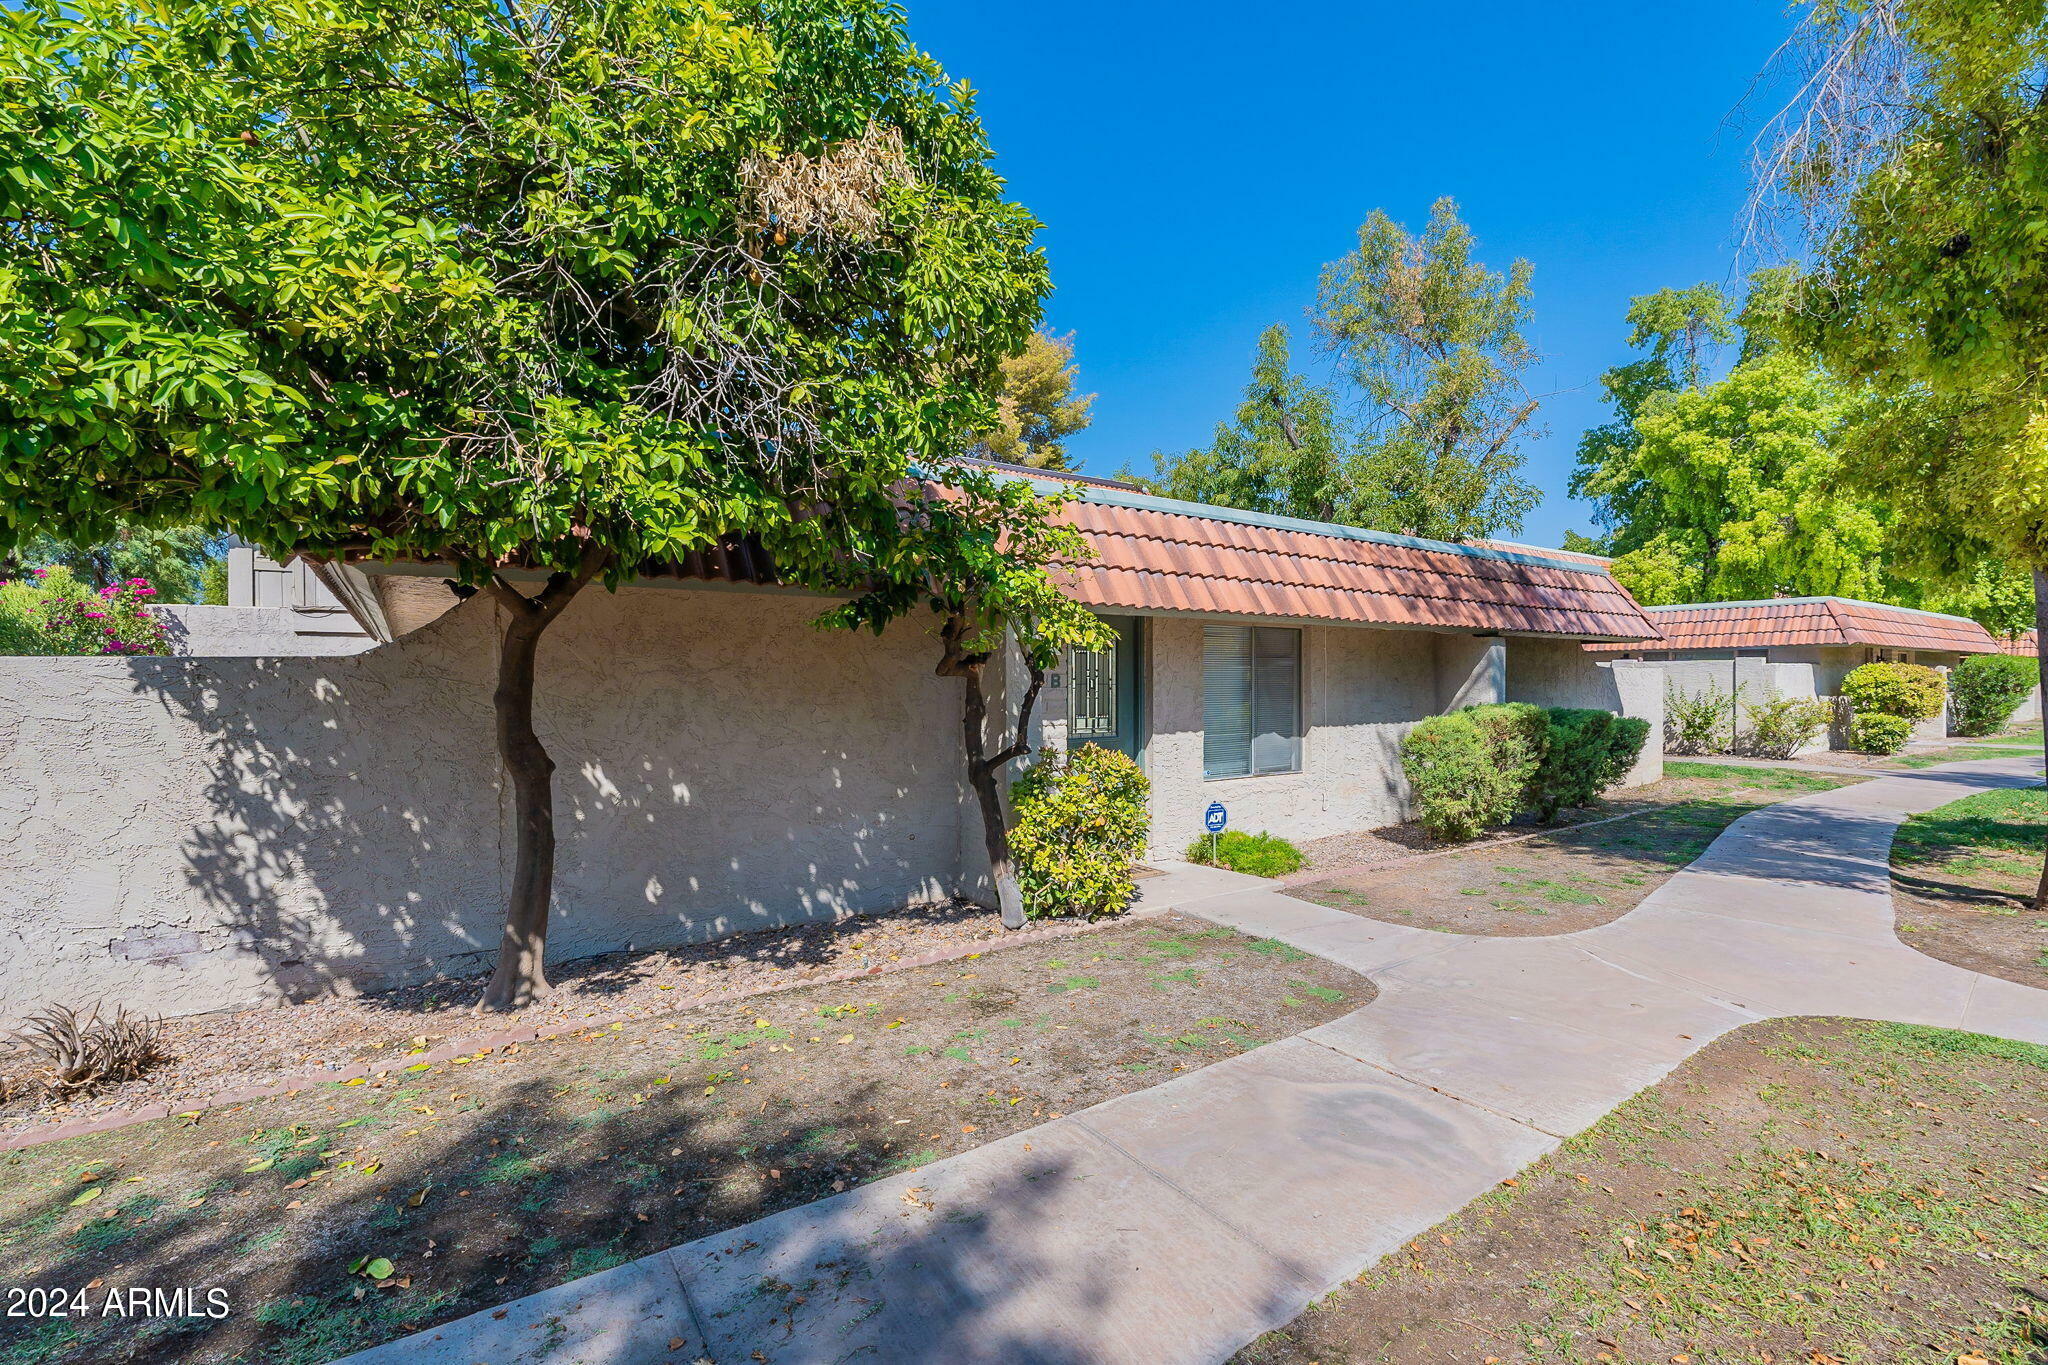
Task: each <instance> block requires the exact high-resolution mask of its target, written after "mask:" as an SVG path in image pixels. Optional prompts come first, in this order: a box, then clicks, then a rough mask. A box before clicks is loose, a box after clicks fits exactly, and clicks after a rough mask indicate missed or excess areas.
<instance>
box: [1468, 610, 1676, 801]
mask: <svg viewBox="0 0 2048 1365" xmlns="http://www.w3.org/2000/svg"><path fill="white" fill-rule="evenodd" d="M1506 664H1507V700H1509V701H1520V702H1528V703H1530V704H1531V705H1534V706H1576V707H1583V708H1586V709H1589V710H1594V711H1612V712H1614V713H1615V714H1616V715H1621V716H1635V717H1638V718H1640V719H1642V720H1644V721H1646V722H1648V724H1649V726H1650V733H1649V737H1648V738H1646V739H1645V740H1644V741H1643V751H1642V753H1641V754H1640V755H1639V756H1638V757H1637V759H1636V762H1635V766H1634V767H1632V768H1630V769H1629V772H1628V776H1627V777H1625V778H1623V779H1622V782H1621V785H1622V786H1624V787H1635V786H1641V785H1642V784H1643V783H1645V782H1655V781H1657V780H1658V779H1659V778H1661V777H1663V776H1664V670H1663V668H1662V667H1661V666H1659V665H1657V664H1653V663H1643V662H1641V661H1639V660H1634V659H1601V658H1598V657H1596V656H1594V655H1591V654H1588V653H1586V651H1585V650H1583V649H1581V648H1580V647H1579V646H1578V645H1577V644H1576V643H1575V642H1573V641H1570V640H1529V639H1516V640H1510V641H1508V645H1507V659H1506Z"/></svg>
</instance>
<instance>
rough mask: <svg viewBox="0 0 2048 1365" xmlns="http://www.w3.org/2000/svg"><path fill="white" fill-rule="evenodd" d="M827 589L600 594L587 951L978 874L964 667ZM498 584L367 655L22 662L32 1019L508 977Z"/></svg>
mask: <svg viewBox="0 0 2048 1365" xmlns="http://www.w3.org/2000/svg"><path fill="white" fill-rule="evenodd" d="M819 605H820V604H819V602H818V601H817V600H816V599H806V598H798V597H794V596H787V595H780V594H772V593H763V592H740V591H717V590H704V589H668V588H628V589H624V590H622V591H621V592H619V593H618V594H616V595H614V594H607V593H604V592H601V591H595V590H593V591H588V592H586V593H584V594H583V595H582V596H581V597H579V598H578V599H577V601H576V602H575V603H574V604H573V605H572V606H571V608H570V609H569V611H568V612H567V613H566V614H565V615H564V617H563V618H562V619H561V620H560V621H559V622H557V623H556V624H555V625H554V626H553V627H552V628H551V630H550V631H549V634H548V636H547V638H546V639H545V641H544V643H543V645H542V647H541V655H540V686H539V692H538V703H537V715H538V724H539V727H540V729H541V731H542V734H543V737H544V739H545V740H546V741H547V743H548V745H549V747H550V749H551V750H552V752H553V754H554V756H555V760H556V763H557V775H556V793H557V800H556V811H557V828H558V831H559V834H560V848H559V852H558V861H557V878H556V888H557V894H556V903H555V915H554V921H553V929H552V934H551V939H550V952H551V954H552V955H553V956H554V957H556V958H557V959H558V960H559V959H562V958H568V957H575V956H581V955H584V954H588V953H593V952H599V951H605V950H610V949H616V948H623V947H629V946H632V947H645V946H656V945H662V944H672V943H678V942H685V941H692V940H698V939H704V938H710V937H716V936H720V935H724V934H729V933H733V932H737V931H742V930H746V929H753V928H760V927H765V926H770V925H776V924H784V923H789V922H793V921H797V920H801V919H805V918H814V917H829V916H836V915H840V914H845V913H851V912H858V911H868V910H880V909H886V908H890V907H893V906H898V905H902V904H905V903H909V902H916V901H923V900H930V899H936V898H940V897H944V896H947V895H950V894H952V893H953V891H954V890H955V888H956V884H957V882H958V880H959V868H960V864H961V843H962V841H961V837H960V812H961V809H962V806H961V799H962V784H961V782H960V780H959V773H960V766H961V764H960V749H959V695H958V687H957V684H955V685H948V684H947V683H946V682H945V681H944V680H941V679H938V678H936V677H933V676H932V671H931V665H932V659H933V657H934V649H935V646H934V645H933V644H932V642H931V641H930V640H929V639H928V638H926V637H925V636H924V635H923V634H922V633H921V632H920V631H919V630H918V629H917V628H916V627H915V626H914V625H910V624H905V625H902V626H899V627H896V628H894V629H892V631H891V632H890V633H889V634H888V635H886V636H883V637H880V638H877V637H874V636H871V635H853V634H849V633H825V632H819V631H816V630H813V629H812V628H811V627H810V626H809V625H808V621H809V619H810V618H811V617H812V616H813V615H814V614H815V613H816V611H817V610H818V607H819ZM496 611H497V608H496V607H495V606H494V605H493V604H492V603H491V602H490V601H489V600H488V599H487V598H484V597H477V598H472V599H471V600H470V601H469V602H467V603H465V604H463V605H462V606H461V607H460V608H458V609H456V610H454V611H450V612H448V613H447V614H446V615H444V616H441V617H440V618H439V619H437V620H434V621H432V622H431V623H430V624H428V625H426V626H424V627H423V628H422V629H420V630H418V631H417V632H415V633H413V634H411V635H408V636H405V637H404V638H402V639H400V640H398V641H396V642H395V643H392V644H388V645H383V646H380V647H379V648H377V649H374V650H371V651H370V652H368V653H364V654H358V655H355V656H353V657H340V658H276V659H262V658H251V659H207V660H201V659H186V658H169V659H113V658H107V659H92V658H64V659H46V658H0V757H4V760H5V762H6V765H7V766H6V770H7V772H8V774H9V778H10V781H9V783H8V784H7V785H6V787H5V788H4V789H0V867H5V868H7V869H8V872H9V875H8V877H7V878H5V879H4V882H0V1020H12V1019H18V1018H19V1017H20V1016H21V1015H22V1014H23V1013H24V1012H25V1011H27V1010H29V1009H31V1008H34V1007H36V1006H40V1005H42V1004H46V1003H51V1002H63V1003H69V1004H80V1003H84V1002H87V1001H92V1000H98V999H102V998H104V999H108V1000H110V1001H112V1000H118V1001H120V1002H122V1003H125V1004H127V1005H128V1006H130V1007H131V1008H139V1009H144V1010H148V1011H152V1012H160V1013H164V1014H169V1015H177V1014H191V1013H197V1012H202V1011H206V1010H216V1009H226V1008H236V1007H244V1006H249V1005H253V1004H259V1003H263V1002H265V1001H269V1000H275V999H279V998H285V997H303V996H307V995H313V994H318V993H321V992H326V991H356V990H366V989H377V988H382V987H387V986H390V985H394V984H398V983H402V982H407V981H415V980H420V979H425V978H428V977H431V976H433V975H435V974H437V973H442V972H451V971H453V972H463V971H469V970H474V969H476V968H478V967H480V966H481V965H484V964H485V963H487V962H488V958H489V953H490V951H491V950H492V949H493V948H494V947H495V944H496V941H497V931H498V921H499V914H500V896H501V893H502V890H503V884H504V879H505V875H506V865H507V857H508V854H509V851H510V834H509V827H508V825H509V822H508V811H507V809H506V802H505V800H504V798H503V793H502V791H501V783H500V780H499V775H498V764H497V757H496V752H495V746H494V743H493V739H492V725H491V710H490V694H491V686H492V678H493V673H494V658H495V653H494V648H495V647H494V638H495V636H494V631H493V622H494V615H495V612H496Z"/></svg>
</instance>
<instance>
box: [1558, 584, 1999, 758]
mask: <svg viewBox="0 0 2048 1365" xmlns="http://www.w3.org/2000/svg"><path fill="white" fill-rule="evenodd" d="M1643 610H1644V613H1645V614H1646V615H1647V616H1648V617H1649V619H1650V620H1651V621H1653V622H1654V623H1655V624H1656V626H1657V629H1658V631H1659V632H1660V633H1661V634H1662V635H1663V639H1662V640H1661V641H1659V642H1656V643H1655V644H1654V645H1644V644H1625V643H1616V642H1612V641H1607V642H1600V643H1594V644H1588V645H1587V646H1586V647H1585V648H1586V652H1587V653H1588V654H1591V655H1594V656H1595V657H1599V658H1625V659H1640V660H1643V661H1646V662H1650V663H1658V664H1662V665H1663V667H1664V670H1665V676H1666V679H1667V682H1668V684H1669V686H1670V688H1671V689H1672V690H1673V691H1675V692H1679V693H1683V694H1686V695H1690V696H1698V695H1701V694H1702V693H1706V692H1708V691H1709V690H1712V691H1713V692H1716V693H1721V694H1730V695H1732V694H1733V693H1735V691H1736V690H1737V689H1738V688H1739V689H1741V692H1742V696H1743V698H1744V699H1745V700H1746V701H1751V702H1756V701H1765V700H1769V699H1771V698H1775V697H1816V698H1834V697H1837V696H1839V695H1840V693H1841V687H1842V680H1843V679H1844V678H1846V677H1847V676H1848V675H1849V673H1850V672H1851V671H1852V670H1853V669H1856V668H1860V667H1861V666H1862V665H1864V664H1867V663H1878V662H1892V663H1912V664H1924V665H1926V666H1927V667H1929V668H1934V669H1937V670H1940V671H1942V672H1946V671H1947V670H1948V669H1950V668H1953V667H1954V666H1955V665H1956V664H1957V663H1959V662H1961V661H1962V660H1963V659H1964V658H1966V657H1968V656H1969V655H1972V654H1995V653H1999V652H2001V644H2000V642H1999V640H1998V639H1997V638H1995V637H1994V636H1993V635H1992V634H1991V632H1989V631H1987V630H1986V629H1984V627H1983V626H1981V625H1979V624H1977V622H1975V621H1972V620H1970V619H1969V618H1968V617H1965V616H1949V615H1945V614H1943V613H1941V612H1934V611H1918V610H1915V609H1913V608H1911V607H1894V606H1889V605H1886V604H1885V603H1881V602H1859V601H1855V600H1853V599H1850V598H1844V597H1780V598H1774V599H1771V600H1768V601H1757V602H1702V603H1694V604H1688V605H1681V606H1662V607H1646V608H1644V609H1643ZM1838 730H1839V727H1838ZM1947 734H1948V718H1947V717H1946V716H1945V715H1944V716H1936V717H1934V718H1933V719H1931V720H1927V721H1924V722H1922V723H1921V724H1920V725H1919V726H1918V727H1917V728H1916V730H1915V731H1914V735H1915V737H1916V738H1920V739H1940V738H1942V737H1943V736H1945V735H1947ZM1841 738H1842V737H1841V735H1840V734H1839V733H1837V734H1836V735H1835V736H1834V737H1833V739H1832V740H1823V741H1817V742H1816V743H1815V744H1814V745H1813V746H1811V747H1812V748H1813V749H1822V748H1827V747H1829V745H1830V743H1833V744H1834V745H1835V746H1836V747H1839V745H1840V742H1841Z"/></svg>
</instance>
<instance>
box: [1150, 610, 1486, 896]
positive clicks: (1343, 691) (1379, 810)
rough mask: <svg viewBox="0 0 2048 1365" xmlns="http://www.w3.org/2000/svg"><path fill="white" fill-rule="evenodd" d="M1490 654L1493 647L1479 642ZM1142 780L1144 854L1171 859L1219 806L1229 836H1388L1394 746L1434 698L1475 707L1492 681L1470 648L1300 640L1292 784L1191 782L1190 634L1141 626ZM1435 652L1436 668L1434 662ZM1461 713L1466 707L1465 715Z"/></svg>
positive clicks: (1385, 637) (1186, 629)
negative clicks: (1147, 797)
mask: <svg viewBox="0 0 2048 1365" xmlns="http://www.w3.org/2000/svg"><path fill="white" fill-rule="evenodd" d="M1491 646H1492V648H1494V649H1496V650H1497V649H1498V646H1499V642H1498V641H1493V642H1491ZM1145 649H1146V653H1147V656H1148V667H1147V669H1146V677H1147V681H1148V684H1149V694H1148V695H1147V696H1146V698H1145V699H1144V710H1145V713H1146V726H1145V729H1146V732H1147V735H1148V739H1147V742H1146V747H1145V761H1146V769H1147V772H1148V774H1149V776H1150V777H1151V779H1152V846H1153V849H1154V851H1155V852H1156V853H1159V854H1165V855H1170V856H1178V855H1179V854H1180V853H1181V852H1182V851H1184V850H1185V849H1186V848H1187V846H1188V845H1189V844H1190V843H1192V842H1194V840H1195V839H1196V838H1197V837H1198V836H1199V835H1200V834H1201V833H1202V812H1203V811H1204V810H1205V809H1207V807H1208V805H1209V803H1210V802H1211V801H1221V802H1223V803H1224V805H1225V807H1226V808H1227V809H1228V811H1229V813H1230V826H1231V828H1233V829H1241V830H1246V831H1250V832H1257V831H1261V830H1269V831H1271V832H1272V833H1274V834H1278V835H1281V836H1282V837H1284V838H1287V839H1293V840H1297V841H1299V840H1303V839H1316V838H1320V837H1322V836H1324V835H1328V834H1342V833H1345V832H1347V831H1350V830H1359V829H1372V828H1375V827H1378V826H1381V825H1387V824H1392V823H1394V822H1396V821H1399V820H1401V819H1403V818H1405V817H1406V815H1407V813H1408V801H1409V794H1408V782H1407V778H1406V777H1405V776H1403V774H1402V772H1401V749H1400V745H1401V739H1402V736H1404V735H1406V734H1407V733H1408V731H1409V729H1410V728H1412V727H1413V726H1414V724H1415V722H1417V721H1419V720H1422V719H1424V718H1426V717H1428V716H1431V715H1434V714H1436V712H1437V710H1438V696H1439V692H1440V690H1445V689H1448V690H1450V691H1452V692H1456V693H1458V694H1460V695H1469V697H1470V700H1471V701H1497V700H1499V698H1498V697H1497V696H1485V695H1481V693H1482V692H1483V691H1484V686H1485V680H1486V679H1487V678H1489V677H1491V676H1492V673H1493V671H1494V670H1493V669H1492V666H1491V663H1490V662H1489V661H1488V660H1487V658H1486V655H1485V650H1483V649H1480V650H1475V649H1474V647H1473V645H1472V644H1471V642H1470V637H1464V636H1451V635H1436V634H1431V633H1428V632H1424V631H1401V630H1376V629H1371V628H1368V627H1345V626H1310V627H1307V628H1306V629H1305V630H1304V633H1303V640H1302V716H1303V717H1304V719H1305V721H1306V723H1307V733H1306V734H1305V736H1304V737H1303V739H1302V746H1301V765H1302V769H1301V771H1300V772H1297V773H1280V774H1274V775H1270V776H1264V777H1234V778H1226V779H1222V780H1219V781H1206V780H1204V778H1203V776H1202V622H1201V621H1199V620H1186V619H1175V618H1169V617H1153V618H1151V619H1149V620H1148V621H1147V622H1146V630H1145ZM1440 651H1445V652H1446V653H1445V657H1444V658H1442V659H1441V660H1440V657H1439V652H1440ZM1468 704H1469V703H1468Z"/></svg>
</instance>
